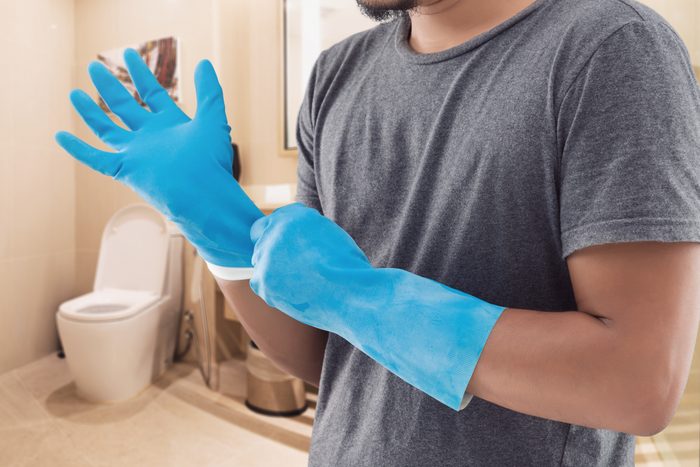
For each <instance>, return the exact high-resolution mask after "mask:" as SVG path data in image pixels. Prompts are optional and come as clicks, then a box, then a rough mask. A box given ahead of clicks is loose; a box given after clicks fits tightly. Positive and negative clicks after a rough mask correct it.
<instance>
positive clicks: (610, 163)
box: [557, 21, 700, 258]
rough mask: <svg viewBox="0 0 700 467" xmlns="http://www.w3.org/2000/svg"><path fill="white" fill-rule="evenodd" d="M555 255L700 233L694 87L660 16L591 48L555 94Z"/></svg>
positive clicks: (697, 237) (697, 95) (699, 112)
mask: <svg viewBox="0 0 700 467" xmlns="http://www.w3.org/2000/svg"><path fill="white" fill-rule="evenodd" d="M557 132H558V139H559V145H560V147H559V149H560V154H561V165H560V224H561V240H562V256H563V258H566V257H567V256H568V255H569V254H571V253H573V252H574V251H576V250H578V249H581V248H585V247H588V246H591V245H598V244H604V243H618V242H635V241H661V242H681V241H691V242H698V241H700V91H699V89H698V84H697V81H696V79H695V77H694V75H693V71H692V66H691V65H690V59H689V57H688V52H687V50H686V48H685V46H684V45H683V42H682V41H681V40H680V39H679V38H678V36H677V35H676V33H675V32H674V31H673V30H672V29H670V27H669V26H667V25H666V24H664V23H653V22H648V21H635V22H631V23H628V24H626V25H625V26H623V27H621V28H620V29H618V30H617V31H616V32H615V33H613V34H612V35H611V36H609V37H608V38H607V39H606V40H605V41H604V42H603V43H602V44H601V45H600V47H598V48H597V50H596V52H595V53H594V54H593V56H592V57H591V58H590V60H589V61H588V62H587V63H586V65H585V66H584V68H583V69H582V70H581V72H580V73H579V74H578V75H577V77H576V79H575V80H574V82H573V83H572V84H571V85H570V87H569V88H568V90H567V91H566V93H565V95H564V97H563V98H562V99H561V105H560V107H559V112H558V118H557Z"/></svg>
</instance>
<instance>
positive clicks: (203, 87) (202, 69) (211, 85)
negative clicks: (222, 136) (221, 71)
mask: <svg viewBox="0 0 700 467" xmlns="http://www.w3.org/2000/svg"><path fill="white" fill-rule="evenodd" d="M194 85H195V88H196V91H197V114H196V118H207V119H211V120H213V121H215V122H226V109H225V107H224V93H223V91H222V90H221V85H220V84H219V80H218V78H217V77H216V72H215V71H214V67H213V66H212V64H211V62H210V61H209V60H202V61H201V62H199V64H198V65H197V68H196V69H195V70H194Z"/></svg>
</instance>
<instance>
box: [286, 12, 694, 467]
mask: <svg viewBox="0 0 700 467" xmlns="http://www.w3.org/2000/svg"><path fill="white" fill-rule="evenodd" d="M409 30H410V21H408V20H406V19H405V18H404V19H398V20H394V21H392V22H390V23H387V24H382V25H379V26H377V27H376V28H373V29H371V30H369V31H366V32H363V33H360V34H356V35H354V36H352V37H350V38H348V39H346V40H344V41H343V42H341V43H339V44H337V45H335V46H333V47H331V48H330V49H328V50H327V51H325V52H324V53H323V54H322V55H321V56H320V58H319V59H318V62H317V64H316V67H315V68H314V71H313V74H312V77H311V80H310V83H309V87H308V92H307V96H306V99H305V101H304V103H303V105H302V108H301V112H300V115H299V128H298V134H297V138H298V145H299V172H298V200H299V201H301V202H303V203H305V204H307V205H309V206H312V207H315V208H317V209H319V210H320V211H321V212H322V213H323V214H324V215H326V216H328V217H329V218H331V219H333V220H334V221H335V222H337V223H338V224H339V225H340V226H341V227H343V228H344V229H345V230H347V231H348V232H349V233H350V235H351V236H352V237H353V238H354V239H355V240H356V241H357V243H358V245H359V246H360V247H361V248H362V249H363V250H364V251H365V253H366V254H367V256H368V257H369V259H370V261H371V262H372V264H373V265H375V266H377V267H394V268H402V269H406V270H408V271H412V272H414V273H417V274H420V275H422V276H425V277H429V278H432V279H435V280H437V281H439V282H441V283H443V284H446V285H448V286H450V287H454V288H456V289H459V290H462V291H465V292H467V293H470V294H472V295H475V296H477V297H479V298H482V299H484V300H487V301H489V302H491V303H495V304H498V305H503V306H507V307H515V308H528V309H533V310H542V311H562V310H574V309H576V301H575V299H574V294H573V291H572V286H571V282H570V277H569V273H568V269H567V264H566V261H565V258H566V257H567V256H568V255H569V254H570V253H572V252H573V251H575V250H577V249H580V248H584V247H587V246H590V245H595V244H601V243H613V242H630V241H643V240H655V241H671V242H673V241H700V92H699V90H698V86H697V83H696V81H695V79H694V76H693V72H692V68H691V66H690V60H689V57H688V53H687V50H686V49H685V47H684V45H683V43H682V42H681V40H680V39H679V38H678V36H677V35H676V33H675V32H674V31H673V30H672V29H671V27H670V26H669V25H668V24H667V23H666V22H665V21H664V20H663V19H662V18H661V17H660V16H658V15H657V14H656V13H655V12H653V11H652V10H650V9H649V8H647V7H644V6H642V5H640V4H639V3H636V2H634V1H632V0H537V1H536V2H535V3H534V4H532V5H531V6H529V7H528V8H527V9H526V10H524V11H522V12H520V13H519V14H517V15H516V16H515V17H513V18H511V19H509V20H507V21H506V22H504V23H503V24H501V25H499V26H497V27H495V28H494V29H492V30H490V31H488V32H486V33H484V34H481V35H479V36H477V37H475V38H473V39H471V40H469V41H468V42H466V43H464V44H461V45H459V46H457V47H454V48H452V49H449V50H446V51H443V52H438V53H432V54H425V55H420V54H416V53H415V52H413V51H412V50H411V49H410V47H409V46H408V44H407V41H406V38H407V35H408V33H409ZM377 312H378V313H380V312H381V310H377ZM407 325H409V326H410V323H407ZM633 457H634V437H633V436H630V435H627V434H622V433H617V432H613V431H607V430H597V429H591V428H586V427H581V426H576V425H570V424H567V423H561V422H556V421H551V420H545V419H542V418H538V417H533V416H530V415H525V414H522V413H517V412H514V411H511V410H509V409H506V408H503V407H499V406H497V405H494V404H491V403H489V402H486V401H484V400H483V399H479V398H474V399H473V400H472V401H471V403H470V404H469V405H468V406H467V407H466V408H465V409H464V410H462V411H460V412H456V411H454V410H452V409H450V408H448V407H446V406H444V405H442V404H440V403H439V402H437V401H435V400H434V399H432V398H431V397H429V396H427V395H425V394H423V393H422V392H420V391H418V390H417V389H414V388H413V387H412V386H410V385H408V384H406V383H404V382H403V381H402V380H401V379H399V378H398V377H396V376H394V375H393V374H391V373H390V372H388V371H387V370H385V369H384V368H383V367H382V366H380V365H379V364H377V363H375V362H374V361H373V360H371V359H370V358H368V357H367V356H366V355H364V354H363V353H362V352H360V351H359V350H357V349H356V348H354V347H353V346H351V345H350V344H349V343H347V342H346V341H345V340H343V339H342V338H340V337H338V336H337V335H334V334H331V335H330V338H329V340H328V344H327V347H326V352H325V359H324V363H323V372H322V377H321V387H320V392H319V400H318V408H317V414H316V420H315V423H314V428H313V437H312V444H311V453H310V465H312V466H324V467H326V466H336V467H337V466H353V467H356V466H381V467H388V466H397V467H398V466H401V467H404V466H442V467H445V466H464V465H474V466H485V465H489V466H508V465H513V466H515V465H517V466H525V465H534V466H550V465H571V466H592V465H599V466H613V465H632V464H633Z"/></svg>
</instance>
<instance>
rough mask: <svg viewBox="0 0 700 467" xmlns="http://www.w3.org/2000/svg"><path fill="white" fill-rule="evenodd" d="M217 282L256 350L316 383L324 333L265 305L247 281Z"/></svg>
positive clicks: (288, 369) (325, 338)
mask: <svg viewBox="0 0 700 467" xmlns="http://www.w3.org/2000/svg"><path fill="white" fill-rule="evenodd" d="M217 283H218V284H219V287H220V288H221V291H222V292H223V294H224V297H226V300H228V302H229V304H231V306H232V307H233V308H234V309H235V311H236V314H237V315H238V319H239V320H240V322H241V324H242V325H243V327H244V328H245V330H246V331H247V332H248V334H249V335H250V337H251V338H252V339H253V340H254V341H255V343H256V344H257V346H258V347H260V350H262V351H263V353H264V354H265V355H267V356H268V357H269V358H270V359H271V360H272V361H273V362H274V363H275V365H277V366H278V367H279V368H281V369H282V370H284V371H286V372H288V373H289V374H291V375H294V376H296V377H298V378H301V379H303V380H304V381H306V382H308V383H310V384H313V385H315V386H318V384H319V380H320V378H321V366H322V363H323V354H324V351H325V347H326V340H327V339H328V333H327V332H326V331H321V330H320V329H316V328H313V327H311V326H307V325H305V324H302V323H300V322H298V321H296V320H294V319H292V318H290V317H289V316H287V315H285V314H284V313H282V312H281V311H279V310H277V309H275V308H271V307H269V306H267V304H265V302H264V301H262V299H260V298H259V297H258V296H257V295H255V294H254V293H253V291H252V290H251V289H250V286H249V284H248V281H226V280H223V279H217Z"/></svg>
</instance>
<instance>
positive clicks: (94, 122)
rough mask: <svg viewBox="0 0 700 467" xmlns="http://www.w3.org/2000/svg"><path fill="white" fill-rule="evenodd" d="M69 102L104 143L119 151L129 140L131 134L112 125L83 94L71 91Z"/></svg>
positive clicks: (97, 106) (110, 120) (98, 108)
mask: <svg viewBox="0 0 700 467" xmlns="http://www.w3.org/2000/svg"><path fill="white" fill-rule="evenodd" d="M70 101H71V102H72V103H73V107H74V108H75V110H76V112H78V114H79V115H80V116H81V117H82V119H83V121H84V122H85V123H86V124H87V126H88V127H90V129H91V130H92V132H93V133H95V135H97V137H98V138H100V139H101V140H102V141H104V142H105V143H107V144H109V145H110V146H112V147H114V148H116V149H121V148H122V147H123V146H124V144H126V143H127V142H128V141H129V139H131V134H130V133H129V132H128V131H126V130H125V129H124V128H122V127H120V126H119V125H117V124H116V123H114V122H113V121H112V119H110V118H109V117H108V116H107V115H106V114H105V113H104V112H103V111H102V109H101V108H100V106H99V105H97V104H96V103H95V101H93V100H92V98H91V97H90V96H88V95H87V94H86V93H85V92H83V91H81V90H80V89H76V90H74V91H72V92H71V93H70Z"/></svg>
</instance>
